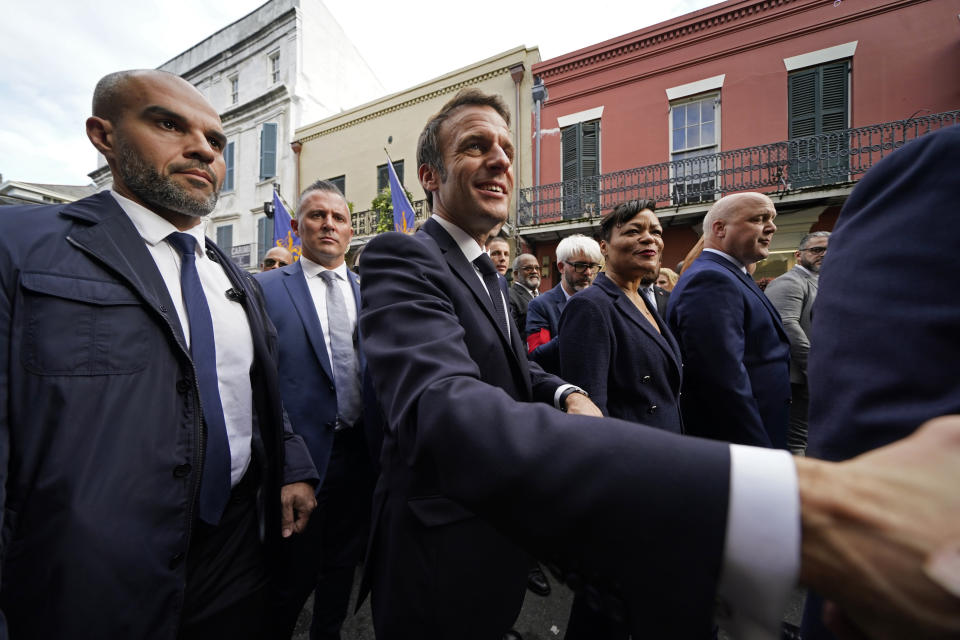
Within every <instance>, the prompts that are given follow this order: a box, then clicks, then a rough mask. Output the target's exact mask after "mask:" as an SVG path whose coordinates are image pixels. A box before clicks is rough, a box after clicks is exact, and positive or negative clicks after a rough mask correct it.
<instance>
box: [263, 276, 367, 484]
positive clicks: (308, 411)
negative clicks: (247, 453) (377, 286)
mask: <svg viewBox="0 0 960 640" xmlns="http://www.w3.org/2000/svg"><path fill="white" fill-rule="evenodd" d="M255 277H256V279H257V280H258V281H259V282H260V286H261V287H263V296H264V300H265V301H266V308H267V313H268V314H269V315H270V319H271V320H272V321H273V324H274V326H276V328H277V334H278V344H279V356H278V358H279V363H278V368H279V371H280V394H281V396H282V397H283V408H284V409H285V410H286V412H287V416H288V417H289V418H290V423H291V425H292V427H293V430H294V432H296V433H298V434H300V436H301V437H302V438H303V440H304V442H306V443H307V447H308V448H309V449H310V456H311V457H312V458H313V463H314V464H315V465H316V467H317V473H319V474H320V478H321V481H322V479H323V478H324V476H325V475H326V471H327V464H328V463H329V461H330V452H331V450H332V449H333V436H334V428H335V427H336V426H337V389H336V380H335V378H334V376H333V371H332V369H331V368H330V358H329V356H328V355H327V346H326V342H325V341H324V337H323V327H322V325H321V324H320V318H319V317H318V316H317V309H316V306H315V305H314V304H313V297H312V296H311V295H310V288H309V286H307V280H306V278H305V277H304V275H303V267H302V265H301V264H300V262H299V261H298V262H294V263H293V264H289V265H287V266H285V267H281V268H279V269H272V270H270V271H265V272H263V273H258V274H257V275H256V276H255ZM347 278H348V279H349V281H350V285H351V288H352V289H353V298H354V301H355V302H356V305H357V317H358V318H359V316H360V278H359V277H358V276H357V274H355V273H354V272H352V271H350V270H349V269H347ZM357 352H358V356H359V358H360V363H359V364H360V371H361V375H362V376H363V381H364V383H363V387H362V389H363V394H364V395H363V416H362V420H363V423H362V425H360V426H361V427H362V428H363V430H364V435H365V437H366V440H367V450H368V453H369V455H370V460H371V463H372V464H374V465H375V464H376V462H377V460H378V459H379V457H380V443H381V442H382V440H383V432H382V429H383V422H382V419H381V418H380V412H379V408H378V407H377V404H376V401H375V399H374V398H373V394H372V386H371V384H370V381H369V375H368V373H367V361H366V358H365V357H364V355H363V342H362V340H360V338H359V336H358V346H357ZM321 484H322V482H321ZM318 490H319V487H318Z"/></svg>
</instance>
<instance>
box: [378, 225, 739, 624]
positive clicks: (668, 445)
mask: <svg viewBox="0 0 960 640" xmlns="http://www.w3.org/2000/svg"><path fill="white" fill-rule="evenodd" d="M361 289H362V291H363V310H362V312H361V316H360V329H361V332H362V334H363V337H364V346H365V349H366V353H367V358H368V360H369V362H370V370H371V372H372V375H373V379H374V383H375V386H376V391H377V395H378V398H379V399H380V402H381V404H382V406H383V408H384V413H385V415H386V416H387V418H388V426H387V433H386V437H385V441H384V452H383V456H382V458H381V461H382V464H383V471H382V474H381V477H380V482H379V484H378V488H377V494H376V496H375V511H374V514H375V518H376V522H377V524H376V529H375V531H374V533H373V537H372V539H371V541H372V542H371V546H370V547H371V551H370V555H369V557H368V571H369V572H370V578H371V581H372V586H373V618H374V625H375V627H376V631H377V637H383V638H418V637H456V638H464V639H466V640H471V639H474V638H476V639H489V638H499V637H501V636H502V635H503V633H504V632H505V631H506V630H507V629H508V628H509V627H510V625H511V624H512V623H513V622H514V620H515V619H516V616H517V613H518V612H519V610H520V605H521V603H522V601H523V594H524V592H525V590H526V576H527V572H528V569H529V566H530V556H529V553H534V554H535V555H538V556H542V557H545V558H547V559H550V560H553V561H555V562H556V563H557V564H559V565H560V566H562V567H564V568H565V569H567V570H570V571H574V572H576V573H577V574H578V579H579V581H580V583H581V584H582V583H583V581H584V580H586V581H589V582H591V583H595V584H596V583H601V584H602V582H603V581H604V580H606V581H607V583H608V584H612V583H616V584H617V585H619V587H620V592H621V593H623V594H624V597H625V598H626V599H627V600H628V603H629V604H630V607H631V610H633V607H634V606H636V607H637V610H638V611H640V612H641V615H638V616H637V617H636V618H631V620H630V625H631V627H632V628H633V631H634V632H635V633H641V630H642V633H644V634H646V633H651V634H653V635H655V636H658V637H696V636H702V635H703V634H706V633H707V632H708V631H709V629H710V628H711V624H712V623H711V620H712V609H713V602H714V595H715V590H716V580H717V576H718V573H719V567H720V557H721V554H722V547H723V537H724V535H723V533H724V530H725V521H726V505H727V498H728V496H727V494H728V490H729V479H728V474H729V453H728V448H727V447H726V446H723V445H720V444H719V443H715V442H709V441H704V440H697V439H687V438H682V437H679V436H677V435H675V434H672V433H667V432H664V431H661V430H658V429H648V428H643V427H639V426H638V425H636V424H634V423H630V422H625V421H621V420H614V419H608V420H606V421H605V422H604V423H603V424H601V423H600V422H599V420H598V419H597V418H590V417H585V416H577V415H568V414H564V413H562V412H560V411H557V410H556V409H554V408H553V407H552V406H551V405H552V401H553V395H554V392H555V391H556V389H557V386H558V385H559V384H561V382H562V381H561V380H560V379H558V378H556V377H554V376H550V375H547V374H545V373H544V372H543V371H542V370H541V369H540V367H539V366H537V365H536V364H533V363H528V362H527V359H526V357H525V349H524V347H523V344H522V341H521V339H520V336H519V335H512V336H511V337H510V339H508V338H507V336H506V335H504V332H503V331H502V330H501V329H500V326H499V323H498V322H496V320H495V316H494V310H493V305H492V302H491V301H490V297H489V296H488V295H487V292H486V290H485V288H484V287H483V284H482V283H481V281H480V278H479V277H478V276H477V272H476V271H475V270H474V268H473V266H472V265H471V264H470V263H469V262H467V260H466V258H465V257H464V256H463V253H462V252H461V251H460V249H459V247H458V246H457V245H456V243H455V242H454V241H453V239H452V238H451V237H450V236H449V234H447V232H446V231H445V230H443V228H442V227H441V226H440V225H439V224H438V223H437V222H436V221H434V220H432V219H430V220H428V221H427V222H426V223H424V225H423V227H422V228H421V230H420V231H419V232H418V233H417V234H415V235H413V236H407V235H403V234H397V233H387V234H382V235H379V236H377V237H375V238H374V239H372V240H371V241H370V243H369V244H368V245H367V248H366V249H365V250H364V254H363V279H362V282H361ZM611 455H615V456H616V460H619V461H620V462H621V464H611V462H612V460H611ZM690 469H696V470H697V472H696V474H691V473H690ZM585 470H589V473H587V475H586V476H585ZM585 480H589V481H585ZM638 487H657V490H656V491H646V490H638ZM677 504H683V505H684V506H685V511H687V512H696V513H697V514H698V516H697V517H698V523H697V526H689V521H688V520H686V519H684V518H678V517H677V515H676V513H677V512H676V505H677Z"/></svg>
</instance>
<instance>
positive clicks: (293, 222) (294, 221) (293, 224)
mask: <svg viewBox="0 0 960 640" xmlns="http://www.w3.org/2000/svg"><path fill="white" fill-rule="evenodd" d="M299 227H300V220H299V218H297V217H296V216H294V217H293V218H290V230H291V231H293V235H295V236H297V237H298V238H299V237H300V231H299ZM351 231H352V229H351Z"/></svg>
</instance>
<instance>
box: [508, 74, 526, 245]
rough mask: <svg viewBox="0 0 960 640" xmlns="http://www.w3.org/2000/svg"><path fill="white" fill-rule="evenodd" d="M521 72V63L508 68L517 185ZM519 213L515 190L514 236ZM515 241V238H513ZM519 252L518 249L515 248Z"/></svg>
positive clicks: (518, 200)
mask: <svg viewBox="0 0 960 640" xmlns="http://www.w3.org/2000/svg"><path fill="white" fill-rule="evenodd" d="M523 72H524V66H523V63H522V62H518V63H517V64H515V65H513V66H512V67H510V77H511V78H513V98H514V110H513V113H514V125H513V148H514V149H516V155H515V157H514V159H513V174H514V175H515V176H516V177H517V184H518V185H522V184H523V175H522V174H521V172H520V169H521V165H520V159H521V158H522V157H523V152H522V150H521V148H520V127H521V122H520V83H521V82H523ZM519 212H520V190H519V189H517V193H516V194H515V198H514V201H513V229H514V234H516V233H517V231H516V229H517V222H519V220H518V218H519ZM515 239H516V238H515ZM517 251H519V247H518V248H517Z"/></svg>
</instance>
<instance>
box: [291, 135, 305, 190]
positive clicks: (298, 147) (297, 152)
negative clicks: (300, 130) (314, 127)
mask: <svg viewBox="0 0 960 640" xmlns="http://www.w3.org/2000/svg"><path fill="white" fill-rule="evenodd" d="M290 148H291V149H293V155H295V156H297V179H296V181H295V183H296V185H297V191H296V193H294V194H293V199H294V200H298V199H299V198H300V151H301V150H302V149H303V145H302V144H301V143H300V141H299V140H294V141H293V142H291V143H290Z"/></svg>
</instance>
